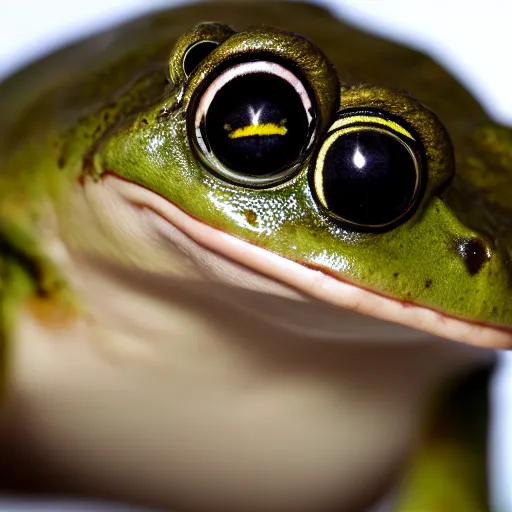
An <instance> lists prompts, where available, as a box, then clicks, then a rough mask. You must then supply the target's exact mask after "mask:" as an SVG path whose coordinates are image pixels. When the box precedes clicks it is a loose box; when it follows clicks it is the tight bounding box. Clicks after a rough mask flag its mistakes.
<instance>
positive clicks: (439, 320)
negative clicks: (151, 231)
mask: <svg viewBox="0 0 512 512" xmlns="http://www.w3.org/2000/svg"><path fill="white" fill-rule="evenodd" d="M103 180H108V181H109V185H110V186H113V187H114V188H115V189H117V191H118V193H119V194H120V195H121V196H123V197H124V198H125V199H126V200H127V201H130V202H132V203H136V204H138V205H144V206H145V207H147V208H148V209H150V210H152V211H153V212H155V213H156V214H157V215H159V216H160V217H162V218H163V219H164V220H165V221H167V222H168V223H170V224H171V225H172V226H174V227H175V228H177V229H178V230H180V231H181V232H183V233H184V234H185V235H186V236H188V237H190V239H192V240H194V241H195V242H196V243H198V244H199V245H201V246H203V247H204V248H206V249H208V250H211V251H213V252H216V253H217V254H221V255H223V256H225V257H227V258H230V259H231V260H233V261H235V262H237V263H239V264H242V265H244V266H246V267H248V268H250V269H251V270H253V271H256V272H259V273H260V274H263V275H265V276H267V277H270V278H272V279H275V280H276V281H279V282H282V283H284V284H287V285H289V286H291V287H293V288H295V289H296V290H298V291H299V292H302V293H305V294H306V295H308V296H310V297H313V298H316V299H319V300H321V301H324V302H327V303H330V304H332V305H334V306H337V307H340V308H344V309H347V310H351V311H355V312H357V313H361V314H363V315H368V316H371V317H375V318H378V319H380V320H384V321H389V322H393V323H396V324H401V325H405V326H407V327H411V328H413V329H415V330H420V331H424V332H427V333H430V334H433V335H435V336H439V337H441V338H447V339H451V340H454V341H458V342H463V343H467V344H469V345H475V346H479V347H486V348H493V349H506V348H510V347H511V346H512V331H509V330H507V329H506V327H498V326H496V327H494V326H492V325H486V324H479V323H475V322H471V321H467V320H464V319H459V318H456V317H452V316H449V315H445V314H443V313H441V312H438V311H435V310H432V309H429V308H427V307H424V306H418V305H411V304H410V303H404V302H402V301H400V300H396V299H393V298H389V297H385V296H383V295H380V294H378V293H374V292H371V291H369V290H366V289H364V288H361V287H359V286H356V285H354V284H351V283H348V282H345V281H341V280H339V279H336V278H334V277H332V276H329V275H327V274H326V273H324V272H322V271H321V270H316V269H311V268H308V267H306V266H304V265H301V264H300V263H296V262H294V261H291V260H288V259H286V258H283V257H282V256H279V255H277V254H275V253H272V252H270V251H268V250H265V249H263V248H261V247H258V246H255V245H253V244H250V243H248V242H245V241H243V240H241V239H239V238H236V237H235V236H233V235H230V234H227V233H224V232H222V231H220V230H218V229H215V228H213V227H211V226H209V225H207V224H205V223H203V222H201V221H199V220H197V219H195V218H193V217H191V216H190V215H188V214H187V213H185V212H184V211H183V210H181V209H179V208H178V207H177V206H175V205H174V204H172V203H171V202H170V201H168V200H167V199H165V198H164V197H162V196H161V195H159V194H157V193H155V192H152V191H151V190H149V189H147V188H145V187H144V186H141V185H137V184H135V183H133V182H131V181H127V180H125V179H123V178H121V177H119V176H118V175H117V174H115V173H111V172H109V173H106V174H105V175H104V176H103Z"/></svg>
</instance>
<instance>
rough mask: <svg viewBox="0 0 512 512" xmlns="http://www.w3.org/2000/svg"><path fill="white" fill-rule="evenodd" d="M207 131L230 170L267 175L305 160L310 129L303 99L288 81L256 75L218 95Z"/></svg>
mask: <svg viewBox="0 0 512 512" xmlns="http://www.w3.org/2000/svg"><path fill="white" fill-rule="evenodd" d="M205 131H206V138H207V140H208V143H209V145H210V149H211V151H213V153H214V154H215V156H216V157H217V158H218V159H219V160H220V161H221V162H222V163H223V164H224V165H225V166H226V167H228V168H229V169H230V170H232V171H236V172H238V173H241V174H245V175H250V176H265V175H272V174H276V173H278V172H279V171H281V170H284V169H285V168H287V167H289V166H291V165H293V164H294V163H296V162H297V161H298V160H299V159H300V157H301V153H302V151H303V149H304V146H305V145H306V143H307V141H308V134H309V126H308V119H307V117H306V111H305V110H304V106H303V103H302V100H301V98H300V97H299V95H298V93H297V92H296V91H295V89H294V88H293V87H292V86H291V85H290V84H289V83H288V82H287V81H286V80H284V79H283V78H279V77H277V76H275V75H270V74H265V73H254V74H249V75H245V76H240V77H237V78H234V79H233V80H231V81H230V82H229V83H228V84H226V85H225V86H224V87H223V88H222V89H221V90H220V91H218V92H217V94H216V95H215V97H214V99H213V101H212V103H211V105H210V108H209V110H208V113H207V115H206V125H205Z"/></svg>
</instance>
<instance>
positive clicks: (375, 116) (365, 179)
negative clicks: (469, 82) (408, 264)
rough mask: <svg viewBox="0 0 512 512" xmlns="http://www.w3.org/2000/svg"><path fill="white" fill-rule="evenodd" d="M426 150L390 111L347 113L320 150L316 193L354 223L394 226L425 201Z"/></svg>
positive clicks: (326, 205)
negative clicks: (424, 164) (388, 113)
mask: <svg viewBox="0 0 512 512" xmlns="http://www.w3.org/2000/svg"><path fill="white" fill-rule="evenodd" d="M421 154H422V151H421V148H420V144H419V143H418V141H417V140H416V137H415V136H414V135H413V134H412V132H411V130H409V129H408V128H406V127H405V126H404V125H403V124H401V123H399V122H397V121H394V120H391V119H389V117H388V116H386V114H385V113H383V112H363V113H361V112H355V113H345V114H344V115H342V117H341V118H340V119H338V120H337V121H336V122H335V123H334V124H333V125H332V126H331V128H330V130H329V133H328V134H327V138H326V140H325V142H324V143H323V145H322V147H321V149H320V152H319V154H318V157H317V161H316V166H315V169H314V173H313V188H314V192H315V197H316V199H317V200H318V202H319V203H320V205H321V206H322V209H323V210H324V211H325V212H326V213H327V214H328V215H330V216H331V217H333V218H335V219H337V220H339V221H340V222H342V223H343V224H345V225H347V226H348V227H349V228H351V229H356V230H363V231H365V230H380V229H385V228H389V227H391V226H394V225H396V224H398V223H399V222H402V221H403V220H405V219H406V218H407V216H408V215H409V214H410V213H411V212H412V210H413V209H414V207H415V206H416V205H417V204H418V202H419V199H420V195H421V191H422V189H423V185H424V181H425V179H424V176H423V170H422V156H421Z"/></svg>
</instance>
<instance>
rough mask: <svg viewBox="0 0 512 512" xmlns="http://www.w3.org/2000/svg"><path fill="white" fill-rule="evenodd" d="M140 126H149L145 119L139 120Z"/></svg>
mask: <svg viewBox="0 0 512 512" xmlns="http://www.w3.org/2000/svg"><path fill="white" fill-rule="evenodd" d="M140 124H144V125H148V124H149V121H148V120H147V119H145V118H144V119H141V120H140Z"/></svg>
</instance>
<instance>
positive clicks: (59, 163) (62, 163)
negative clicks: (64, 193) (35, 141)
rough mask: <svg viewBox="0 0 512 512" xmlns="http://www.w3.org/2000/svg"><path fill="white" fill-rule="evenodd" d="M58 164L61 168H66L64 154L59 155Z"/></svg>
mask: <svg viewBox="0 0 512 512" xmlns="http://www.w3.org/2000/svg"><path fill="white" fill-rule="evenodd" d="M57 165H58V167H59V169H64V167H65V166H66V159H65V158H64V157H63V156H62V155H60V156H59V159H58V160H57Z"/></svg>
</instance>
